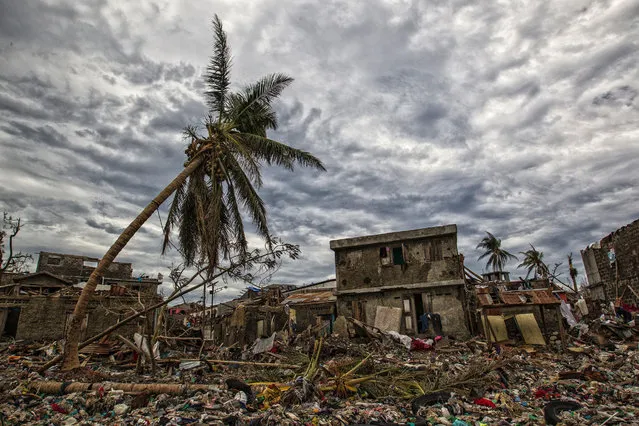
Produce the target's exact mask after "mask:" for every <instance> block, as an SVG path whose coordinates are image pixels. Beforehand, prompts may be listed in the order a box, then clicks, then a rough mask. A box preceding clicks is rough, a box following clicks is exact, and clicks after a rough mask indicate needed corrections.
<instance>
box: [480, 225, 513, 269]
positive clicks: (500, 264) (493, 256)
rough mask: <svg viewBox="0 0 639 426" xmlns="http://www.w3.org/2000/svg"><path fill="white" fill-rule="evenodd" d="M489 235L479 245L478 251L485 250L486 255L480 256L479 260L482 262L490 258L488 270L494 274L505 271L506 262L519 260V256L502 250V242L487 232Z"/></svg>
mask: <svg viewBox="0 0 639 426" xmlns="http://www.w3.org/2000/svg"><path fill="white" fill-rule="evenodd" d="M486 234H488V235H487V236H485V237H484V238H483V239H482V240H481V241H480V242H479V244H477V248H478V249H483V250H485V251H484V254H482V255H481V256H479V259H477V260H482V259H484V258H486V257H488V262H487V263H486V268H492V270H493V271H494V272H498V271H503V269H504V266H505V265H506V262H508V260H509V259H515V260H517V256H515V255H513V254H510V253H509V252H507V251H506V250H504V249H503V248H501V240H500V239H499V238H497V237H495V236H494V235H493V234H491V233H490V232H486Z"/></svg>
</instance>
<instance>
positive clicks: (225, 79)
mask: <svg viewBox="0 0 639 426" xmlns="http://www.w3.org/2000/svg"><path fill="white" fill-rule="evenodd" d="M213 32H214V43H213V56H211V58H210V60H209V65H208V66H207V68H206V73H205V81H206V86H207V89H208V90H207V91H206V92H204V93H205V95H206V98H207V103H208V105H209V108H210V109H211V111H212V112H216V113H217V114H218V121H221V120H222V117H223V116H224V106H225V103H226V96H227V92H228V90H229V87H230V85H231V80H230V74H231V51H230V48H229V46H228V44H227V41H226V33H225V32H224V29H223V28H222V22H221V21H220V18H219V17H218V16H217V15H215V17H214V18H213Z"/></svg>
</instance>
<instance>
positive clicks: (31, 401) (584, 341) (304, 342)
mask: <svg viewBox="0 0 639 426" xmlns="http://www.w3.org/2000/svg"><path fill="white" fill-rule="evenodd" d="M606 321H608V320H607V319H605V318H603V319H600V320H599V323H598V324H591V325H590V327H589V328H590V330H589V331H588V332H587V333H584V330H583V329H578V328H575V329H574V330H573V332H572V334H571V335H572V338H571V341H572V343H571V344H570V347H569V348H568V350H566V351H564V352H562V351H560V350H558V347H557V346H553V345H550V346H548V347H536V348H532V347H528V346H513V345H500V344H489V343H486V342H484V341H481V340H478V339H473V340H470V341H467V342H457V341H454V340H452V339H448V338H446V337H443V338H436V339H432V340H426V341H425V340H422V341H420V342H421V343H415V342H416V341H419V339H413V338H410V337H408V336H402V335H399V334H397V333H386V332H383V331H381V330H375V329H373V328H371V327H369V326H366V325H365V324H362V323H358V322H356V321H353V322H351V324H350V327H351V328H352V329H354V330H355V331H357V332H358V334H359V335H361V336H364V337H360V338H358V339H352V338H344V337H339V336H332V337H328V338H326V339H323V338H316V337H313V336H299V335H298V336H296V337H291V336H288V335H287V334H286V333H282V334H277V335H273V336H271V337H270V338H267V339H259V340H258V341H256V342H255V344H254V345H253V346H252V347H247V348H240V349H238V348H221V347H205V345H202V347H200V348H199V351H198V352H199V353H180V352H178V351H176V350H175V349H173V350H168V349H165V350H164V352H163V351H160V350H158V352H159V353H157V354H154V357H153V358H154V364H155V373H154V374H152V373H151V366H150V365H149V364H150V363H149V358H151V356H150V353H148V352H147V353H146V354H145V353H144V351H140V350H139V347H143V345H141V344H140V345H138V346H135V344H136V343H133V345H134V348H136V349H138V350H137V351H136V350H133V348H131V345H130V344H129V343H131V342H129V343H126V342H124V341H122V340H121V339H118V340H116V341H112V342H111V341H102V342H101V343H100V345H101V346H98V347H95V348H93V350H92V351H90V352H91V353H89V354H85V356H84V365H85V366H84V367H83V368H82V369H80V370H77V371H73V372H66V373H64V372H61V371H58V370H57V369H56V368H52V369H49V370H48V371H46V372H42V373H39V372H37V370H38V366H39V365H42V364H44V363H45V362H46V360H48V359H50V358H52V357H54V356H55V355H56V352H57V350H58V349H57V348H58V346H57V345H46V346H38V345H31V346H29V345H20V344H11V345H4V347H0V356H1V357H2V358H1V359H0V362H2V365H3V366H4V367H5V369H4V374H3V378H2V379H1V382H0V391H1V393H0V416H1V417H0V420H1V422H2V424H57V425H76V424H78V425H79V424H119V425H124V424H131V425H133V424H135V425H140V424H144V425H150V424H160V425H182V424H192V425H196V424H227V425H280V424H283V425H286V424H290V425H302V424H304V425H305V424H313V425H351V424H424V425H426V424H432V425H436V424H441V425H454V426H462V425H527V424H543V423H544V422H545V423H547V424H558V423H561V424H566V425H581V424H597V425H601V424H606V425H610V424H639V408H637V407H639V348H638V346H637V340H636V336H637V330H636V328H633V327H632V326H630V325H627V324H614V323H613V322H606ZM599 326H600V327H599ZM618 327H622V328H623V330H624V331H625V330H629V333H630V335H628V334H627V333H617V332H616V331H615V330H617V329H618ZM594 330H596V331H594ZM611 330H612V331H611ZM606 333H607V334H606ZM600 337H603V340H602V339H601V338H600ZM407 339H408V340H407ZM137 343H139V342H137ZM173 346H174V347H175V345H173ZM99 348H102V349H101V351H100V350H99ZM192 350H193V351H195V350H197V347H195V346H194V347H193V348H192ZM141 360H145V361H144V362H143V361H141ZM145 363H146V364H147V365H146V366H145ZM134 366H137V367H138V368H137V369H134V368H133V367H134Z"/></svg>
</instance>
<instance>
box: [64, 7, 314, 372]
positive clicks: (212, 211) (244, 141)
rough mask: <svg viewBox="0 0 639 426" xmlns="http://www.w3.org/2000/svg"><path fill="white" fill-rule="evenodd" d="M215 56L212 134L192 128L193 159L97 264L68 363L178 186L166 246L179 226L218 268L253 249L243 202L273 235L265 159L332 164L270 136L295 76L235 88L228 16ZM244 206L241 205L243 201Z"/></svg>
mask: <svg viewBox="0 0 639 426" xmlns="http://www.w3.org/2000/svg"><path fill="white" fill-rule="evenodd" d="M213 30H214V46H213V55H212V57H211V59H210V63H209V66H208V68H207V71H206V74H205V80H206V85H207V89H208V90H207V91H206V92H205V95H206V98H207V101H208V106H209V116H208V118H207V119H206V120H205V121H204V134H203V135H201V134H200V133H199V132H198V128H197V127H189V128H187V129H186V135H187V137H188V139H189V140H190V143H189V145H188V147H187V149H186V151H185V153H186V155H187V159H186V161H185V163H184V170H182V171H181V172H180V173H179V174H178V175H177V176H176V177H175V178H174V179H173V181H172V182H171V183H170V184H169V185H168V186H167V187H166V188H164V189H163V190H162V191H161V192H160V194H158V195H157V196H156V197H155V198H154V199H153V201H151V203H150V204H149V205H148V206H147V207H145V208H144V210H142V212H141V213H140V214H139V215H138V217H136V218H135V219H134V220H133V222H131V224H130V225H129V226H128V227H127V228H126V229H125V230H124V231H123V232H122V234H121V235H120V236H119V237H118V239H117V240H116V241H115V243H113V245H112V246H111V248H109V250H108V251H107V253H106V254H105V255H104V257H103V258H102V259H101V260H100V262H99V264H98V267H97V268H95V269H94V270H93V273H92V274H91V276H90V277H89V279H88V281H87V283H86V285H85V286H84V288H83V290H82V294H81V295H80V297H79V299H78V302H77V303H76V306H75V309H74V311H73V315H72V317H71V323H70V326H69V331H68V332H67V335H66V341H65V346H64V358H63V364H62V369H63V370H69V369H72V368H76V367H78V366H79V365H80V363H79V359H78V343H79V338H80V324H81V321H82V319H83V318H84V317H85V316H86V312H87V308H88V304H89V300H90V298H91V295H92V294H93V292H94V291H95V288H96V286H97V283H98V278H99V277H101V276H102V275H103V274H104V272H105V271H106V269H107V268H108V266H109V265H110V264H111V262H112V261H113V260H114V259H115V257H116V256H117V255H118V254H119V253H120V251H121V250H122V249H123V248H124V246H125V245H126V244H127V243H128V242H129V240H130V239H131V238H132V237H133V235H134V234H135V233H136V232H137V231H138V230H139V229H140V227H141V226H142V225H143V224H144V222H146V220H147V219H148V218H149V217H150V216H151V215H152V214H153V213H154V212H155V211H156V210H157V209H158V207H159V206H160V205H161V204H162V203H163V202H164V201H165V200H166V199H167V198H168V197H169V196H170V195H171V194H173V193H174V192H175V196H174V198H173V203H172V204H171V207H170V208H169V214H168V218H167V222H166V224H165V227H164V245H163V252H164V250H166V248H167V247H168V245H169V236H170V234H171V231H172V230H173V229H174V228H177V229H178V236H179V242H180V246H181V247H180V248H181V252H182V255H183V256H184V259H185V262H186V264H187V265H192V264H193V263H194V262H195V261H198V260H202V261H204V262H206V263H208V265H209V267H210V268H211V270H212V269H214V268H215V267H216V266H217V265H218V260H219V259H220V256H222V257H225V256H227V255H228V254H229V252H230V251H234V252H236V253H239V254H242V253H246V251H247V245H248V243H247V240H246V236H245V234H244V224H243V221H242V215H241V210H242V208H243V209H244V210H245V211H246V212H247V213H248V216H249V217H250V218H251V220H252V222H253V223H254V225H255V229H256V230H257V232H258V234H259V235H261V236H262V237H264V238H265V239H266V240H267V242H268V243H270V241H271V237H270V234H269V230H268V226H267V223H266V209H265V207H264V202H263V201H262V199H261V198H260V196H259V195H258V194H257V191H256V188H259V187H260V186H261V184H262V177H261V173H260V169H261V166H262V165H263V164H268V165H271V164H275V165H278V166H282V167H284V168H287V169H290V170H292V169H293V166H294V165H295V164H296V163H297V164H300V165H302V166H309V167H313V168H315V169H320V170H325V169H324V166H323V165H322V162H321V161H320V160H319V159H317V158H316V157H314V156H313V155H312V154H310V153H308V152H305V151H301V150H299V149H295V148H292V147H290V146H288V145H285V144H282V143H280V142H276V141H274V140H272V139H269V138H267V137H266V131H267V130H268V129H275V128H276V127H277V117H276V114H275V111H274V110H273V108H272V105H271V103H272V101H273V100H275V99H276V98H277V97H278V96H279V95H280V93H282V90H284V88H286V86H288V85H289V84H290V83H291V82H292V81H293V79H292V78H290V77H288V76H286V75H284V74H272V75H268V76H266V77H263V78H261V79H260V80H258V81H257V82H256V83H254V84H251V85H249V86H247V87H245V88H243V89H241V90H239V91H237V92H231V91H230V86H231V83H230V70H231V54H230V49H229V47H228V45H227V42H226V33H225V32H224V31H223V29H222V23H221V22H220V19H219V18H218V17H217V15H216V16H215V18H214V19H213ZM240 206H241V207H240Z"/></svg>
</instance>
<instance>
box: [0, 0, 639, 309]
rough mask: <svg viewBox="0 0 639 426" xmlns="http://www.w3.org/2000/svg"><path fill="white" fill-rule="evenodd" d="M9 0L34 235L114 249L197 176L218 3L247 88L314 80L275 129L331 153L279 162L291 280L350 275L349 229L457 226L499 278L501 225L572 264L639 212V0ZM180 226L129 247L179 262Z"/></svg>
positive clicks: (11, 149)
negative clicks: (335, 245)
mask: <svg viewBox="0 0 639 426" xmlns="http://www.w3.org/2000/svg"><path fill="white" fill-rule="evenodd" d="M0 2H1V3H0V6H1V9H2V11H3V13H2V15H1V16H0V70H2V71H1V72H0V142H1V143H0V170H1V172H0V177H1V179H2V185H0V188H1V189H0V191H1V192H0V200H1V202H0V208H2V209H6V210H9V211H11V212H12V213H15V214H18V215H21V216H23V217H25V218H27V219H28V220H29V221H30V222H31V223H32V224H33V226H32V228H31V230H25V233H24V235H23V244H24V247H25V248H28V249H29V250H33V251H39V250H42V249H45V248H46V249H48V250H61V251H71V252H77V251H82V252H83V253H86V254H90V255H94V256H100V255H101V253H103V252H104V250H105V249H106V247H108V246H109V244H110V243H111V240H112V238H114V237H115V234H116V233H117V232H118V231H119V230H120V229H123V228H124V227H125V226H126V225H127V224H128V222H129V221H130V220H131V219H132V218H133V217H134V216H135V214H137V212H138V211H139V209H140V208H142V207H143V206H144V205H146V203H148V202H149V200H150V198H151V197H153V196H154V195H155V194H156V193H157V192H158V191H159V190H161V188H162V187H163V185H165V184H166V183H168V182H169V181H170V180H171V179H172V178H173V176H175V174H176V173H177V172H178V171H179V169H180V167H181V165H182V162H183V149H184V146H183V140H182V137H181V130H182V129H183V127H184V126H185V125H186V124H190V123H193V122H198V121H199V120H200V119H201V117H203V116H204V114H205V112H206V111H205V106H204V102H203V99H202V96H201V94H202V92H203V90H204V85H203V82H202V79H201V73H202V71H203V69H204V67H205V66H206V63H207V58H206V56H207V55H208V54H209V53H210V47H211V33H210V18H211V17H212V16H211V15H212V13H214V12H215V13H219V14H220V16H221V17H222V19H223V21H224V24H225V27H226V29H227V30H228V33H229V42H230V45H231V47H232V49H233V57H234V68H233V77H234V84H236V85H234V86H233V87H238V86H240V85H242V84H243V83H245V82H250V81H253V80H254V79H255V78H257V77H259V76H261V75H263V74H266V73H270V72H286V73H288V74H291V75H292V76H293V77H295V82H294V84H293V85H292V86H291V87H290V88H289V89H287V90H286V91H284V93H283V95H282V97H281V101H280V102H278V103H277V104H276V110H277V112H278V114H279V123H280V126H279V128H278V130H277V131H276V132H273V133H272V135H271V136H272V137H273V138H275V139H277V140H281V141H284V142H287V143H290V144H291V145H293V146H295V147H297V148H300V149H304V150H307V151H310V152H313V153H314V154H316V155H317V156H319V157H320V158H321V159H322V160H323V162H324V163H325V165H326V168H327V172H326V173H320V172H317V171H311V170H304V169H296V171H295V172H294V173H290V172H287V171H283V170H278V169H276V168H266V169H265V170H264V187H263V188H261V192H260V193H261V194H262V196H263V197H264V199H265V201H266V204H267V209H268V212H269V218H270V224H271V228H272V231H273V234H274V235H278V236H281V237H283V238H285V239H286V240H287V241H290V242H293V243H298V244H300V245H301V248H302V250H303V260H300V261H298V262H286V263H285V264H284V266H283V267H282V269H281V270H280V271H279V272H278V274H277V275H276V276H275V277H274V278H273V279H274V280H275V281H279V282H309V281H312V280H314V279H323V278H325V277H328V276H330V275H331V274H332V273H333V272H334V266H333V253H332V252H331V251H330V250H329V249H328V242H329V240H330V239H332V238H341V237H346V236H356V235H363V234H369V233H377V232H388V231H392V230H402V229H412V228H418V227H422V226H434V225H440V224H444V223H457V224H458V227H459V228H458V229H459V238H458V240H459V247H460V251H462V252H464V254H465V255H466V259H467V262H468V264H469V265H470V266H471V268H474V269H476V270H477V271H478V272H480V271H481V269H482V267H483V263H479V262H477V260H476V259H477V256H478V255H479V252H478V250H476V249H475V246H476V244H477V242H478V241H479V240H480V239H481V238H482V237H483V235H484V232H485V231H491V232H494V233H495V234H496V235H497V236H499V237H500V238H502V239H503V244H504V246H505V247H506V248H507V249H509V250H510V251H512V252H515V253H517V252H519V251H522V250H526V249H527V247H528V244H529V243H533V244H534V245H535V246H536V247H538V248H539V249H541V250H543V251H544V252H545V254H546V258H548V259H549V260H550V261H552V262H553V263H554V262H562V261H564V259H565V255H566V254H567V253H568V252H571V251H572V252H573V253H575V254H576V253H577V252H578V251H579V249H580V248H583V247H584V246H585V245H586V244H588V243H590V242H592V241H593V240H595V239H598V238H601V237H602V236H604V235H606V234H607V233H609V232H610V231H612V230H614V229H616V228H617V227H619V226H621V225H623V224H625V223H628V222H630V221H632V220H633V219H636V209H635V208H633V206H634V205H637V203H639V190H638V189H636V188H637V187H636V180H637V170H639V164H638V161H639V160H637V159H638V158H639V147H637V144H636V143H635V142H636V140H637V138H639V134H637V128H638V126H637V120H638V119H637V117H638V116H637V91H638V89H637V86H636V81H637V79H638V78H639V75H638V74H637V73H638V71H637V68H636V63H637V61H639V56H638V53H637V49H636V42H635V41H634V40H636V39H637V38H638V37H639V34H638V33H637V31H638V29H637V27H636V25H634V22H633V21H634V18H633V17H634V16H636V10H637V6H636V5H633V4H631V3H632V2H625V3H623V2H621V3H616V2H608V3H604V2H598V1H595V2H588V3H587V2H577V3H574V4H563V3H557V2H549V1H541V2H537V3H517V2H514V3H512V4H509V5H506V6H505V7H504V6H503V5H502V6H498V5H492V4H488V3H485V4H484V3H477V2H463V1H454V2H452V3H437V2H430V3H428V4H426V3H423V2H406V3H404V2H395V3H394V4H392V5H391V4H387V3H384V2H376V1H374V2H366V3H356V2H347V1H335V2H330V3H327V4H325V3H312V2H289V3H287V4H281V2H276V1H275V0H267V1H265V2H262V3H260V4H259V5H257V4H254V3H251V4H250V7H249V4H248V3H247V4H245V3H243V2H242V1H233V2H231V1H222V2H220V3H219V4H216V10H215V11H211V10H209V6H208V5H203V4H199V3H194V4H191V5H189V6H188V7H183V8H179V9H177V8H175V5H174V3H173V2H171V1H169V0H157V1H155V2H153V3H139V4H138V3H120V4H118V3H117V2H115V1H110V0H96V1H90V2H84V3H82V4H78V3H71V2H66V1H52V2H39V1H31V2H7V1H4V2H2V0H0ZM166 208H167V207H166V206H162V208H161V209H160V212H161V215H162V217H165V216H166ZM160 233H161V232H160V223H159V219H158V218H157V217H156V216H154V217H153V218H152V219H151V220H150V221H149V223H148V224H146V225H145V226H144V228H143V231H142V232H141V233H140V234H139V235H137V236H136V237H134V239H133V240H132V241H131V243H130V244H129V245H128V246H127V248H126V250H125V252H124V253H123V254H122V255H121V256H122V259H121V260H123V259H126V260H127V261H132V262H133V263H134V267H135V268H136V270H137V271H144V272H147V273H148V272H151V271H161V272H164V273H166V272H167V270H166V268H167V266H168V265H169V264H170V263H171V261H173V260H174V259H176V256H175V254H174V253H173V254H171V255H169V256H166V257H161V256H160V255H159V246H160V242H161V239H160ZM577 258H578V256H577ZM510 266H511V267H514V266H515V265H514V264H510ZM517 273H519V271H514V272H513V275H516V274H517ZM241 287H242V286H241V285H237V284H233V288H232V289H230V290H228V291H227V292H226V293H225V295H224V296H223V297H230V296H231V295H232V294H236V293H237V292H238V291H239V289H240V288H241Z"/></svg>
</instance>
